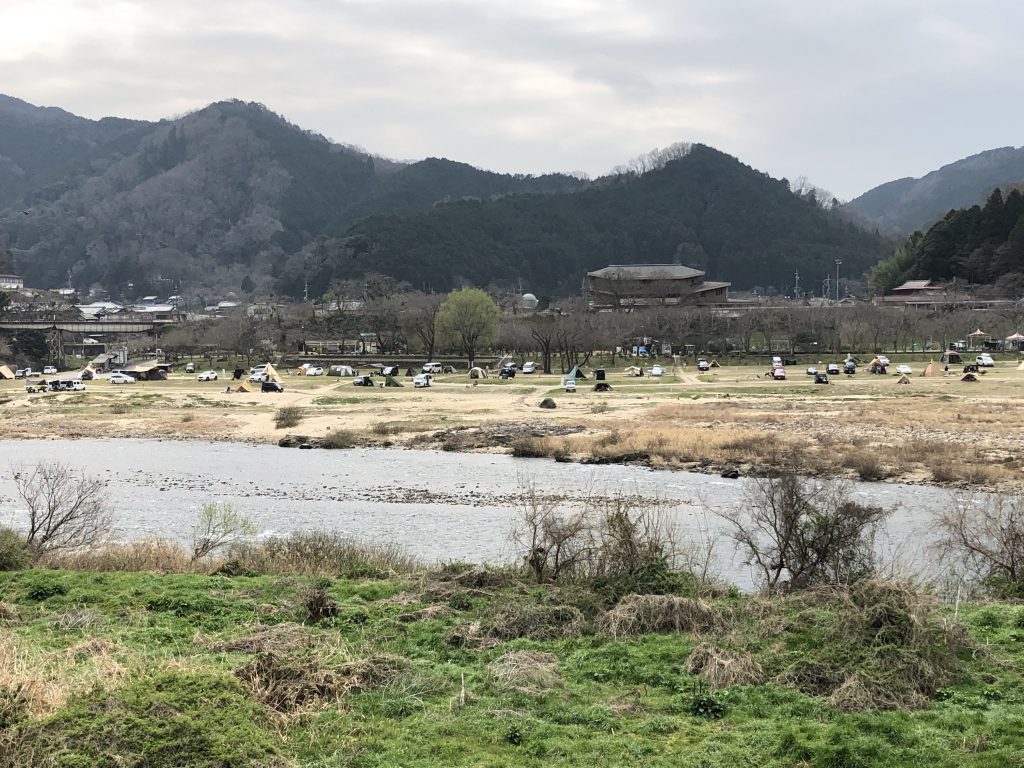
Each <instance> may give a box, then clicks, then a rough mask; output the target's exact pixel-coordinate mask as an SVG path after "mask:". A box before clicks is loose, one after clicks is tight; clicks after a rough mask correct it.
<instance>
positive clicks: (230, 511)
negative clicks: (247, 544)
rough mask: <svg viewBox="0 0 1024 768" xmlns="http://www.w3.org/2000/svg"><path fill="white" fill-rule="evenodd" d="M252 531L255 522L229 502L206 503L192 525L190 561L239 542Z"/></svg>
mask: <svg viewBox="0 0 1024 768" xmlns="http://www.w3.org/2000/svg"><path fill="white" fill-rule="evenodd" d="M254 533H256V526H255V524H254V523H253V522H252V521H251V520H250V519H249V518H248V517H246V516H245V515H243V514H242V513H241V512H239V511H238V510H236V509H235V508H234V507H232V506H231V505H230V504H207V505H206V506H204V507H203V508H202V510H201V511H200V512H199V516H198V518H197V519H196V523H195V525H193V526H192V562H195V561H196V560H201V559H202V558H204V557H206V556H207V555H211V554H213V553H214V552H216V551H217V550H219V549H223V548H224V547H231V546H235V545H236V544H241V543H243V542H244V541H245V540H246V539H249V538H251V537H252V535H253V534H254Z"/></svg>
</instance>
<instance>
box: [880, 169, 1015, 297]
mask: <svg viewBox="0 0 1024 768" xmlns="http://www.w3.org/2000/svg"><path fill="white" fill-rule="evenodd" d="M953 278H956V279H958V280H962V281H964V282H965V283H985V284H992V285H994V286H995V287H996V289H997V290H1000V291H1002V292H1005V293H1009V294H1013V295H1016V296H1019V295H1020V294H1021V292H1022V291H1024V194H1021V192H1020V190H1018V189H1012V190H1011V191H1010V192H1009V193H1008V194H1007V195H1006V196H1005V197H1004V196H1003V194H1002V192H1000V191H999V190H998V189H996V190H995V191H994V192H993V193H992V194H991V195H990V196H989V198H988V200H987V202H986V203H985V205H984V206H979V205H974V206H971V207H970V208H962V209H960V210H956V211H950V212H949V213H947V214H946V215H945V216H944V217H943V218H942V219H941V220H940V221H938V222H936V223H935V224H934V225H933V226H932V227H930V228H929V229H928V230H927V231H925V232H923V233H922V232H920V231H918V232H915V233H914V234H913V235H911V236H910V238H908V240H907V242H906V243H905V244H904V245H903V246H902V247H901V248H899V249H898V250H897V251H896V253H895V254H894V255H893V256H892V257H891V258H889V259H886V260H885V261H883V262H880V263H879V264H878V265H877V266H876V267H875V268H874V269H873V270H872V272H871V284H872V287H873V288H874V289H875V290H876V291H878V292H881V293H885V292H887V291H889V290H890V289H891V288H893V287H894V286H897V285H899V284H900V283H902V282H903V281H905V280H911V279H930V280H938V281H944V280H952V279H953Z"/></svg>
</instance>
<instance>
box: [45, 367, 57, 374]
mask: <svg viewBox="0 0 1024 768" xmlns="http://www.w3.org/2000/svg"><path fill="white" fill-rule="evenodd" d="M56 372H57V367H56V366H54V365H44V366H43V376H52V375H53V374H55V373H56Z"/></svg>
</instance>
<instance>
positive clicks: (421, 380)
mask: <svg viewBox="0 0 1024 768" xmlns="http://www.w3.org/2000/svg"><path fill="white" fill-rule="evenodd" d="M430 379H431V375H430V374H429V373H418V374H416V375H415V376H413V377H412V385H413V386H414V387H416V388H417V389H419V388H421V387H429V386H430Z"/></svg>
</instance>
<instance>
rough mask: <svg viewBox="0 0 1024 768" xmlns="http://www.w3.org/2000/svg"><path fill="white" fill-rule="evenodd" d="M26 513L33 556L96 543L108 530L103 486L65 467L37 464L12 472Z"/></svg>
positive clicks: (55, 463)
mask: <svg viewBox="0 0 1024 768" xmlns="http://www.w3.org/2000/svg"><path fill="white" fill-rule="evenodd" d="M13 474H14V484H15V487H16V488H17V493H18V496H19V497H20V498H21V500H22V501H23V502H24V503H25V506H26V508H27V512H28V532H27V534H26V536H25V538H26V541H27V542H28V544H29V546H30V547H32V549H33V550H34V551H35V552H36V553H37V554H43V553H47V552H55V551H57V550H62V549H77V548H80V547H90V546H95V545H96V544H99V543H100V542H101V541H102V539H103V538H104V537H105V536H106V534H107V533H108V532H109V531H110V524H111V515H110V511H109V510H108V508H107V504H106V497H105V493H106V489H105V484H104V482H103V481H102V480H100V479H99V478H94V477H87V476H86V475H78V474H75V472H74V471H72V470H71V468H70V467H68V466H67V465H66V464H61V463H59V462H56V461H52V462H49V461H48V462H40V463H39V464H36V465H35V466H34V467H32V468H31V469H24V468H20V469H17V470H15V471H14V472H13Z"/></svg>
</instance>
